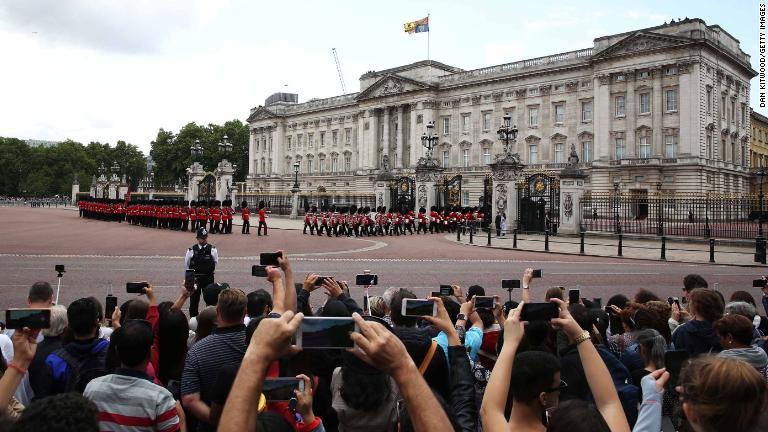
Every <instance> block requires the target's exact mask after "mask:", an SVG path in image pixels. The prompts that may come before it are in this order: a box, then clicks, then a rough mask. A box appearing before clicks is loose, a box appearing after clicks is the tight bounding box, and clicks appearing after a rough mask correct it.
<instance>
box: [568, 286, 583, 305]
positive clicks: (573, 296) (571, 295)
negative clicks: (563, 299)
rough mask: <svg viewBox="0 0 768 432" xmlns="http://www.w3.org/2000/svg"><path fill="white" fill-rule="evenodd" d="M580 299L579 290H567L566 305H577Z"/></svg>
mask: <svg viewBox="0 0 768 432" xmlns="http://www.w3.org/2000/svg"><path fill="white" fill-rule="evenodd" d="M580 298H581V290H579V289H569V290H568V303H569V304H578V303H579V300H580Z"/></svg>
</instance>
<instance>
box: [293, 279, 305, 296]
mask: <svg viewBox="0 0 768 432" xmlns="http://www.w3.org/2000/svg"><path fill="white" fill-rule="evenodd" d="M293 289H295V290H296V296H298V295H299V294H301V290H303V289H304V284H303V283H301V282H294V283H293Z"/></svg>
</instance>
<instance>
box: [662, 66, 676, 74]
mask: <svg viewBox="0 0 768 432" xmlns="http://www.w3.org/2000/svg"><path fill="white" fill-rule="evenodd" d="M676 73H677V68H676V67H675V66H667V67H665V68H664V75H667V76H670V75H675V74H676Z"/></svg>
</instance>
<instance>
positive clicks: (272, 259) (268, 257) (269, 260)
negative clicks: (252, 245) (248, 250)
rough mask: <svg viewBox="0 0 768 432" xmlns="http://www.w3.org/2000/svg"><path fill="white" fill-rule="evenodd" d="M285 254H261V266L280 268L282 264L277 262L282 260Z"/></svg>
mask: <svg viewBox="0 0 768 432" xmlns="http://www.w3.org/2000/svg"><path fill="white" fill-rule="evenodd" d="M282 257H283V253H282V252H274V253H273V252H264V253H262V254H259V264H261V265H264V266H275V267H278V266H280V263H279V262H277V259H278V258H282Z"/></svg>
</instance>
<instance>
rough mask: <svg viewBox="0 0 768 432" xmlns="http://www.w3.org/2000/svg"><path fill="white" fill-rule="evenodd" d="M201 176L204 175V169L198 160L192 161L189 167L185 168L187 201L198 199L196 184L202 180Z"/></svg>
mask: <svg viewBox="0 0 768 432" xmlns="http://www.w3.org/2000/svg"><path fill="white" fill-rule="evenodd" d="M203 177H205V169H203V166H202V165H200V164H199V163H198V162H195V163H193V164H192V165H191V166H190V167H189V168H187V178H188V183H187V201H197V200H198V198H199V197H198V192H199V191H198V187H197V185H198V184H200V182H201V181H202V180H203Z"/></svg>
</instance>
